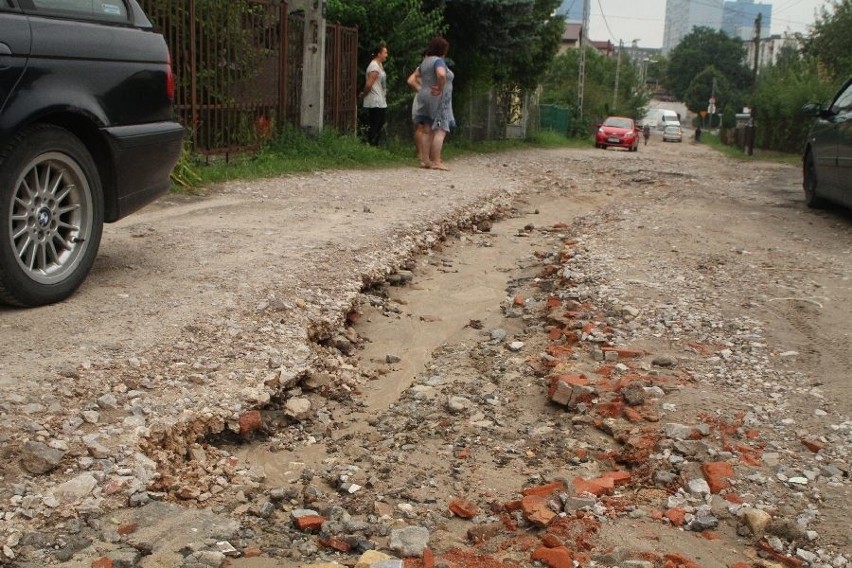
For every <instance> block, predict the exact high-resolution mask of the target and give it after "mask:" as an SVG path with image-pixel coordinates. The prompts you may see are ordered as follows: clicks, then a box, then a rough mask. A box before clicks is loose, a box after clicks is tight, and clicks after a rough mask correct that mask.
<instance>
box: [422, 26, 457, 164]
mask: <svg viewBox="0 0 852 568" xmlns="http://www.w3.org/2000/svg"><path fill="white" fill-rule="evenodd" d="M449 48H450V44H449V43H448V42H447V40H445V39H444V38H442V37H436V38H434V39H433V40H432V41H430V42H429V47H427V48H426V56H425V57H424V58H423V61H422V62H421V63H420V65H419V67H418V68H417V72H416V73H417V74H418V75H419V77H420V91H419V92H418V93H417V98H416V99H415V103H414V105H415V108H414V115H415V122H416V123H417V124H419V125H422V126H421V128H420V130H419V131H418V132H419V133H420V134H419V138H418V143H417V150H418V154H419V156H420V165H421V167H424V168H432V169H435V170H447V169H448V168H447V167H446V166H445V165H444V162H443V161H442V160H441V150H442V149H443V147H444V138H446V136H447V133H448V132H449V131H450V129H451V128H453V127H455V125H456V120H455V117H454V116H453V77H454V75H453V72H452V71H451V70H450V68H449V67H447V62H446V61H445V60H444V58H445V57H446V56H447V52H448V51H449Z"/></svg>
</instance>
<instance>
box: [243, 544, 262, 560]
mask: <svg viewBox="0 0 852 568" xmlns="http://www.w3.org/2000/svg"><path fill="white" fill-rule="evenodd" d="M261 554H263V551H262V550H261V549H259V548H257V547H255V546H249V547H248V548H244V549H243V556H244V557H245V558H257V557H258V556H260V555H261Z"/></svg>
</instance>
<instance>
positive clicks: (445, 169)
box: [432, 162, 450, 172]
mask: <svg viewBox="0 0 852 568" xmlns="http://www.w3.org/2000/svg"><path fill="white" fill-rule="evenodd" d="M432 169H433V170H441V171H442V172H448V171H450V168H448V167H447V166H445V165H444V164H443V162H441V163H435V164H432Z"/></svg>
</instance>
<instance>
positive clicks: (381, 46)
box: [370, 42, 387, 57]
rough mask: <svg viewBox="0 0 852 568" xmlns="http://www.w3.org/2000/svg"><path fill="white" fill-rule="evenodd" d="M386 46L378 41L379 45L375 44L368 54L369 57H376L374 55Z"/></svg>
mask: <svg viewBox="0 0 852 568" xmlns="http://www.w3.org/2000/svg"><path fill="white" fill-rule="evenodd" d="M386 47H387V44H386V43H385V42H382V43H380V44H379V45H377V46H376V48H375V49H374V50H373V53H371V54H370V57H376V56H377V55H378V54H380V53H381V52H382V50H383V49H384V48H386Z"/></svg>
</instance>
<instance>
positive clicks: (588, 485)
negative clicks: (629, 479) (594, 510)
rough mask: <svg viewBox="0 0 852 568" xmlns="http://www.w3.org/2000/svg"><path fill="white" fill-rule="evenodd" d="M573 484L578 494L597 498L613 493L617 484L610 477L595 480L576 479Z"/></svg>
mask: <svg viewBox="0 0 852 568" xmlns="http://www.w3.org/2000/svg"><path fill="white" fill-rule="evenodd" d="M571 483H572V484H573V485H574V491H575V492H576V493H577V494H580V493H591V494H592V495H594V496H596V497H600V496H601V495H606V494H607V493H611V492H612V490H613V489H614V488H615V482H614V481H613V480H612V479H611V478H608V477H596V478H594V479H583V478H582V477H575V478H574V480H573V481H572V482H571Z"/></svg>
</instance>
